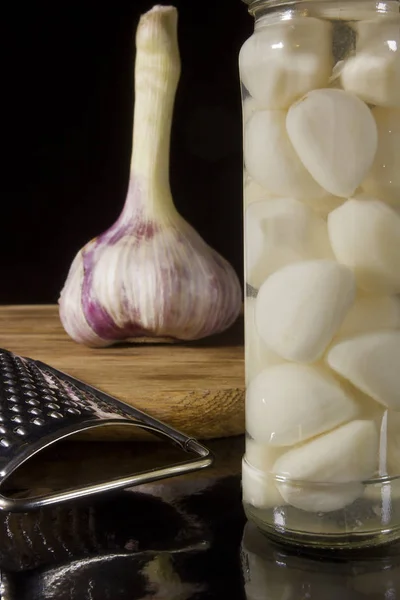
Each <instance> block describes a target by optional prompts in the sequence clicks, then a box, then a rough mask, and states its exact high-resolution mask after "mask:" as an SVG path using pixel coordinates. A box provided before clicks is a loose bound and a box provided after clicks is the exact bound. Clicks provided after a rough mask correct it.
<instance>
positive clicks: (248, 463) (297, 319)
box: [239, 0, 400, 548]
mask: <svg viewBox="0 0 400 600" xmlns="http://www.w3.org/2000/svg"><path fill="white" fill-rule="evenodd" d="M247 3H249V4H250V7H249V8H250V12H251V13H252V14H253V15H254V16H255V31H254V34H253V35H252V36H251V37H250V38H249V39H248V40H247V41H245V43H244V44H243V46H242V49H241V52H240V60H239V62H240V76H241V83H242V94H243V95H242V98H243V130H244V216H245V218H244V221H245V279H246V300H245V328H246V329H245V331H246V334H245V337H246V388H247V391H246V432H247V439H246V453H245V456H244V459H243V470H242V475H243V477H242V481H243V500H244V507H245V510H246V514H247V516H248V518H249V519H250V520H253V521H254V522H255V523H256V524H257V525H258V527H259V528H261V529H262V530H263V531H265V532H268V533H269V534H270V535H272V536H275V537H282V539H284V540H285V541H287V542H289V543H294V544H300V545H310V546H318V547H329V548H334V547H342V548H343V547H362V546H370V545H377V544H381V543H384V542H388V541H390V540H393V539H394V538H397V537H399V534H400V479H399V475H400V54H399V53H400V15H399V3H398V2H378V3H375V2H364V1H362V0H360V1H347V0H344V1H342V2H340V1H337V2H331V1H325V0H312V1H310V2H303V1H299V2H290V3H287V4H285V3H280V2H279V1H277V0H269V1H265V0H254V1H253V2H249V1H248V0H247Z"/></svg>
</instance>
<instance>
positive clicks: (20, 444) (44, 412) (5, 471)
mask: <svg viewBox="0 0 400 600" xmlns="http://www.w3.org/2000/svg"><path fill="white" fill-rule="evenodd" d="M111 425H114V426H115V425H124V426H127V425H128V426H132V427H139V428H141V429H145V430H147V431H149V432H151V433H154V434H155V435H158V436H161V437H163V438H167V439H169V440H170V441H171V442H173V443H174V444H176V445H178V446H179V447H180V448H182V449H183V450H185V451H186V452H190V453H192V454H195V455H196V458H193V459H192V460H188V461H184V462H182V463H177V464H173V465H169V466H166V467H165V466H164V467H160V468H156V469H151V470H148V471H144V472H141V473H136V474H133V475H131V476H128V477H126V476H124V477H119V478H115V479H113V480H111V481H104V482H102V483H97V484H90V483H89V484H87V485H85V486H83V487H77V488H74V489H68V490H64V491H60V492H54V493H51V494H49V495H46V496H37V497H31V498H13V497H7V496H5V495H4V492H3V488H4V483H5V482H6V480H7V479H8V478H9V477H10V476H11V474H12V473H14V472H15V471H16V470H17V469H18V468H19V467H20V466H21V465H22V464H23V463H24V462H26V461H27V460H28V459H29V458H31V457H32V456H34V455H35V454H37V453H38V452H40V451H41V450H43V449H45V448H46V447H48V446H49V445H51V444H54V443H55V442H57V441H60V440H62V439H63V438H66V437H68V436H71V435H73V434H75V433H79V432H83V431H87V430H89V429H93V428H96V427H104V426H111ZM212 461H213V457H212V455H211V453H210V451H209V450H208V449H207V448H206V447H205V446H203V445H202V444H200V443H199V442H198V441H197V440H195V439H193V438H190V437H188V436H186V435H184V434H183V433H181V432H179V431H177V430H176V429H173V428H172V427H169V426H168V425H166V424H165V423H162V422H160V421H158V420H156V419H153V418H152V417H151V416H150V415H147V414H146V413H143V412H142V411H139V410H137V409H135V408H133V407H131V406H129V405H127V404H124V403H123V402H121V401H119V400H117V399H116V398H113V397H112V396H109V395H108V394H105V393H104V392H101V391H100V390H97V389H96V388H94V387H92V386H89V385H87V384H85V383H83V382H82V381H79V380H77V379H75V378H73V377H70V376H69V375H67V374H65V373H62V372H60V371H57V370H56V369H53V368H52V367H50V366H49V365H46V364H44V363H41V362H39V361H34V360H32V359H29V358H23V357H20V356H17V355H15V354H12V353H11V352H8V351H7V350H0V510H3V511H4V510H5V511H10V512H26V511H28V510H33V509H37V508H41V507H43V506H46V505H50V504H58V503H61V502H67V501H70V500H73V499H76V498H80V497H83V496H92V495H95V494H100V493H103V492H107V491H112V490H117V489H122V488H126V487H130V486H133V485H139V484H143V483H148V482H151V481H156V480H159V479H163V478H167V477H173V476H175V475H181V474H183V473H189V472H192V471H196V470H199V469H202V468H205V467H208V466H210V465H211V464H212Z"/></svg>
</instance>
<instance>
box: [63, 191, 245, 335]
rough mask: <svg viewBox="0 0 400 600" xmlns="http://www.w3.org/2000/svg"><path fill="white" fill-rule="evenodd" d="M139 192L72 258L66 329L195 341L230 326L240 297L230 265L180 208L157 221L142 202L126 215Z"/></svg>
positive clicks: (66, 293)
mask: <svg viewBox="0 0 400 600" xmlns="http://www.w3.org/2000/svg"><path fill="white" fill-rule="evenodd" d="M135 197H136V198H137V190H136V193H135V192H133V194H132V193H128V199H127V205H125V209H124V211H123V212H122V215H121V217H120V218H119V219H118V220H117V222H116V223H115V224H114V225H113V226H112V227H110V228H109V229H108V230H107V231H105V232H104V233H103V234H101V235H100V236H98V237H97V238H95V239H94V240H92V241H90V242H89V243H88V244H87V245H86V246H85V247H84V248H83V249H82V250H81V251H80V252H79V253H78V254H77V256H76V258H75V260H74V262H73V263H72V266H71V269H70V272H69V274H68V277H67V280H66V283H65V286H64V288H63V290H62V292H61V297H60V301H59V304H60V318H61V321H62V324H63V326H64V328H65V330H66V331H67V333H68V334H69V335H70V336H71V337H72V338H73V339H74V340H75V341H76V342H79V343H83V344H86V345H88V346H93V347H96V346H97V347H101V346H110V345H113V344H115V343H118V342H121V341H124V340H128V339H129V340H134V338H157V337H162V338H173V339H176V340H185V341H188V340H197V339H201V338H204V337H207V336H210V335H213V334H216V333H219V332H221V331H223V330H225V329H226V328H228V327H229V326H230V325H231V324H232V323H233V322H234V321H235V320H236V318H237V317H238V315H239V313H240V309H241V302H242V292H241V286H240V283H239V280H238V277H237V275H236V273H235V271H234V270H233V268H232V267H231V266H230V264H229V263H228V262H227V261H226V260H225V259H224V258H222V257H221V256H220V255H219V254H218V253H217V252H216V251H215V250H213V249H212V248H210V246H208V245H207V244H206V243H205V242H204V241H203V240H202V238H201V237H200V236H199V235H198V233H197V232H196V231H195V230H194V229H193V227H191V226H190V225H189V224H188V223H187V222H186V221H185V220H184V219H183V218H182V217H181V216H180V215H178V213H177V212H175V211H169V215H168V217H167V216H166V215H164V217H163V219H162V222H160V223H156V222H154V221H152V220H149V219H146V217H145V216H144V213H143V210H142V209H141V207H140V204H138V205H137V208H136V216H134V217H132V214H130V215H129V218H127V217H126V215H127V214H128V213H130V212H131V211H132V204H131V202H132V198H135ZM111 279H112V285H111V284H110V280H111Z"/></svg>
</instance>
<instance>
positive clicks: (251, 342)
mask: <svg viewBox="0 0 400 600" xmlns="http://www.w3.org/2000/svg"><path fill="white" fill-rule="evenodd" d="M255 305H256V299H255V298H249V297H247V298H246V300H245V310H244V318H245V335H246V344H245V358H246V360H245V368H246V382H250V381H251V380H252V379H254V377H256V375H258V374H259V373H260V372H261V371H263V370H264V369H266V368H267V367H272V366H275V365H280V364H282V363H283V362H285V361H284V359H283V358H282V357H281V356H278V355H277V354H275V352H273V351H272V350H270V348H268V346H267V345H266V344H265V342H264V340H263V339H262V338H261V337H260V335H259V334H258V332H257V329H256V325H255Z"/></svg>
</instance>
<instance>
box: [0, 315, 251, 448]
mask: <svg viewBox="0 0 400 600" xmlns="http://www.w3.org/2000/svg"><path fill="white" fill-rule="evenodd" d="M0 347H2V348H6V349H7V350H11V351H12V352H15V353H17V354H20V355H23V356H27V357H30V358H34V359H38V360H41V361H43V362H45V363H48V364H49V365H52V366H53V367H55V368H57V369H59V370H61V371H64V372H66V373H69V374H70V375H72V376H74V377H77V378H78V379H81V380H82V381H85V382H86V383H89V384H92V385H94V386H96V387H98V388H99V389H101V390H103V391H105V392H107V393H109V394H111V395H112V396H115V397H117V398H119V399H120V400H123V401H124V402H127V403H128V404H131V405H133V406H136V407H137V408H139V409H140V410H143V411H145V412H148V413H149V414H151V415H152V416H154V417H156V418H157V419H160V420H162V421H165V422H166V423H168V424H169V425H172V426H173V427H176V428H177V429H179V430H181V431H183V432H184V433H186V434H188V435H193V436H194V437H197V438H200V439H210V438H218V437H229V436H233V435H239V434H242V433H244V360H243V359H244V351H243V320H242V319H240V320H239V321H237V323H236V324H235V325H234V326H233V327H232V328H231V329H230V330H229V331H227V332H225V333H223V334H221V335H218V336H214V337H211V338H207V339H205V340H200V341H198V342H194V343H188V344H167V345H160V344H154V345H151V344H146V345H143V346H141V345H124V346H115V347H112V348H102V349H92V348H86V347H85V346H81V345H79V344H76V343H75V342H73V341H72V340H71V339H70V338H69V337H68V336H67V334H66V333H65V332H64V330H63V328H62V325H61V323H60V320H59V317H58V309H57V307H56V306H54V305H50V306H43V305H40V306H3V307H0ZM134 430H135V428H132V429H124V430H118V429H115V430H110V431H108V433H107V434H105V433H100V431H101V430H98V432H96V433H95V432H93V434H92V437H95V438H96V439H118V440H121V439H126V438H127V433H126V432H127V431H129V432H130V433H129V435H128V437H129V438H130V439H131V438H132V431H134ZM135 437H136V434H135Z"/></svg>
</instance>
